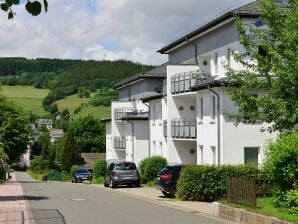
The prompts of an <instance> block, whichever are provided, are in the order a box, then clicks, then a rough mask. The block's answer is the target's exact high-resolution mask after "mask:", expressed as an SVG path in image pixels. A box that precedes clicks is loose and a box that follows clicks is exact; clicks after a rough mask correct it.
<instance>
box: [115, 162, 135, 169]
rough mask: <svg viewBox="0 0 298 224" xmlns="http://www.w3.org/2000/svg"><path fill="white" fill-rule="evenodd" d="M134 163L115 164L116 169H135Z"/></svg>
mask: <svg viewBox="0 0 298 224" xmlns="http://www.w3.org/2000/svg"><path fill="white" fill-rule="evenodd" d="M135 169H136V165H135V164H134V163H119V164H117V165H116V170H135Z"/></svg>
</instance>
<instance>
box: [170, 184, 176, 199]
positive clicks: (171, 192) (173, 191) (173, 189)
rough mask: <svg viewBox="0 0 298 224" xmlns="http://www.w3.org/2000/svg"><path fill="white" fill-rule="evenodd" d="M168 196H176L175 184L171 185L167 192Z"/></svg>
mask: <svg viewBox="0 0 298 224" xmlns="http://www.w3.org/2000/svg"><path fill="white" fill-rule="evenodd" d="M169 194H170V196H171V197H172V198H175V197H176V186H173V187H172V188H171V189H170V192H169Z"/></svg>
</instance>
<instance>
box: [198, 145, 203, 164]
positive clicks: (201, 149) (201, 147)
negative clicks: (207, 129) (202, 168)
mask: <svg viewBox="0 0 298 224" xmlns="http://www.w3.org/2000/svg"><path fill="white" fill-rule="evenodd" d="M199 148H200V152H201V165H203V163H204V147H203V146H202V145H200V146H199Z"/></svg>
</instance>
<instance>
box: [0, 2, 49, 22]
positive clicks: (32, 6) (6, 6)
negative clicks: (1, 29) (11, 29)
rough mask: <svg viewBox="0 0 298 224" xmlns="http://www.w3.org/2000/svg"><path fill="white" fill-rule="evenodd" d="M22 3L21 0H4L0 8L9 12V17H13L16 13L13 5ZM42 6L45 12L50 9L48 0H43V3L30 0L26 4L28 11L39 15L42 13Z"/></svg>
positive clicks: (33, 14)
mask: <svg viewBox="0 0 298 224" xmlns="http://www.w3.org/2000/svg"><path fill="white" fill-rule="evenodd" d="M20 4H21V3H20V0H3V1H2V3H1V4H0V8H1V10H2V11H4V12H7V16H8V19H13V17H14V16H15V15H16V14H15V13H14V11H13V7H14V6H16V5H20ZM42 7H44V10H45V12H47V11H48V2H47V0H43V3H40V2H39V1H29V0H28V1H27V3H26V4H25V9H26V11H27V12H28V13H29V14H31V15H32V16H38V15H39V14H40V13H41V10H42Z"/></svg>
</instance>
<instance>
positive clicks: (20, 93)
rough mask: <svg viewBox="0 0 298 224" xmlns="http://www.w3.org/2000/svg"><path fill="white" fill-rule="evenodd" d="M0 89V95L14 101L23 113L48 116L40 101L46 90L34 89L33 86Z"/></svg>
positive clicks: (46, 92) (2, 87) (3, 87)
mask: <svg viewBox="0 0 298 224" xmlns="http://www.w3.org/2000/svg"><path fill="white" fill-rule="evenodd" d="M1 89H2V91H0V93H2V94H3V95H5V96H6V97H7V98H8V99H10V100H12V101H14V102H15V104H17V105H18V106H20V107H21V108H22V109H23V110H24V112H25V113H28V112H30V111H31V112H32V113H34V114H36V115H38V116H40V117H43V116H49V115H50V113H49V112H47V111H45V110H44V108H43V107H42V100H43V98H44V97H45V96H46V95H47V94H48V93H49V90H48V89H36V88H34V87H33V86H1Z"/></svg>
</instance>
